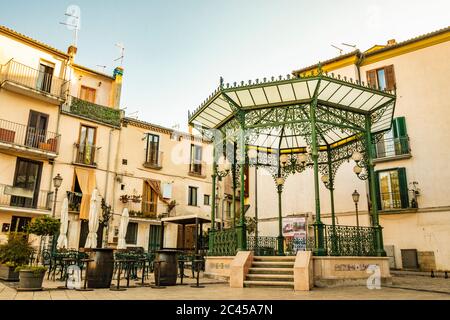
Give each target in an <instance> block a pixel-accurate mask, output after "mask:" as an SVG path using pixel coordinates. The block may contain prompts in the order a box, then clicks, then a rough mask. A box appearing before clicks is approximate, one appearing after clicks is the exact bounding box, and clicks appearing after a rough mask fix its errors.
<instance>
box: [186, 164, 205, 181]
mask: <svg viewBox="0 0 450 320" xmlns="http://www.w3.org/2000/svg"><path fill="white" fill-rule="evenodd" d="M189 175H190V176H192V177H198V178H206V163H205V162H194V163H191V164H190V165H189Z"/></svg>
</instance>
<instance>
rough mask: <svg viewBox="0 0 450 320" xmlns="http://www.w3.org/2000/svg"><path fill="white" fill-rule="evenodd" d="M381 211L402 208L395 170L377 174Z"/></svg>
mask: <svg viewBox="0 0 450 320" xmlns="http://www.w3.org/2000/svg"><path fill="white" fill-rule="evenodd" d="M379 179H380V180H379V181H380V182H379V183H380V197H381V209H382V210H386V209H399V208H401V207H402V202H401V194H400V183H399V177H398V171H397V170H390V171H381V172H379Z"/></svg>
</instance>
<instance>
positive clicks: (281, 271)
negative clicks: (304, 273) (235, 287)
mask: <svg viewBox="0 0 450 320" xmlns="http://www.w3.org/2000/svg"><path fill="white" fill-rule="evenodd" d="M248 272H249V274H287V275H294V270H292V269H290V268H249V269H248Z"/></svg>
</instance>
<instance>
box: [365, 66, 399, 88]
mask: <svg viewBox="0 0 450 320" xmlns="http://www.w3.org/2000/svg"><path fill="white" fill-rule="evenodd" d="M366 76H367V83H368V84H369V86H370V87H373V88H377V89H380V90H395V89H396V83H395V72H394V66H393V65H390V66H385V67H383V68H378V69H373V70H369V71H367V73H366Z"/></svg>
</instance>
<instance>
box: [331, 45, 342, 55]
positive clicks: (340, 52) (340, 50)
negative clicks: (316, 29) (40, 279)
mask: <svg viewBox="0 0 450 320" xmlns="http://www.w3.org/2000/svg"><path fill="white" fill-rule="evenodd" d="M331 46H332V47H333V48H335V49H338V50H339V55H342V52H343V51H344V50H342V49H341V48H339V47H337V46H335V45H334V44H332V45H331Z"/></svg>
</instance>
